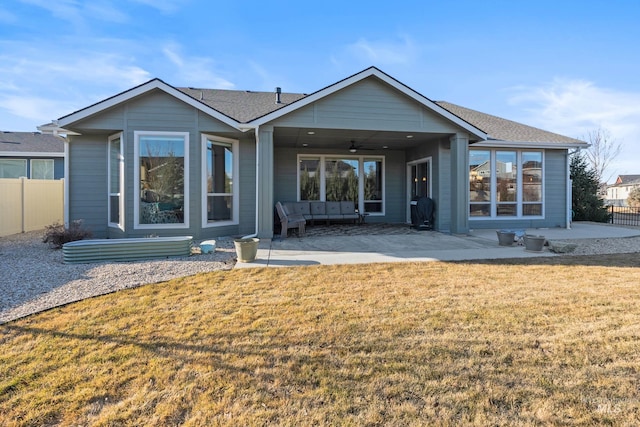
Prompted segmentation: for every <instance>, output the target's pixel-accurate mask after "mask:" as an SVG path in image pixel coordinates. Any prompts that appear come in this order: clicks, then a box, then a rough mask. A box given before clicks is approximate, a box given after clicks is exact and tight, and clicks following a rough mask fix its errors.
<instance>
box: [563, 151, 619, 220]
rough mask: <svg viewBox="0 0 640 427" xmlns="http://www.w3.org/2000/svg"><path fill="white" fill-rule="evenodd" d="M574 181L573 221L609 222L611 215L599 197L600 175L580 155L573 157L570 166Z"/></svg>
mask: <svg viewBox="0 0 640 427" xmlns="http://www.w3.org/2000/svg"><path fill="white" fill-rule="evenodd" d="M569 168H570V173H571V179H572V180H573V187H572V189H573V200H572V209H573V215H574V216H573V219H574V220H576V221H595V222H608V221H609V213H608V211H607V208H606V207H605V206H604V201H603V200H602V199H601V198H599V197H598V187H599V182H598V174H597V173H596V171H595V170H594V169H593V168H590V167H589V165H588V163H587V160H586V159H585V158H584V156H583V155H581V154H580V153H576V154H574V155H573V156H571V163H570V165H569Z"/></svg>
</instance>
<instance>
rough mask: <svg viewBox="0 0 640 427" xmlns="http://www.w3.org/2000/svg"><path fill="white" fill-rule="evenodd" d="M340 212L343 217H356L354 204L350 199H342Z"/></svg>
mask: <svg viewBox="0 0 640 427" xmlns="http://www.w3.org/2000/svg"><path fill="white" fill-rule="evenodd" d="M340 213H341V214H342V217H343V218H344V219H358V213H357V212H356V204H355V203H354V202H353V201H351V200H343V201H342V202H340Z"/></svg>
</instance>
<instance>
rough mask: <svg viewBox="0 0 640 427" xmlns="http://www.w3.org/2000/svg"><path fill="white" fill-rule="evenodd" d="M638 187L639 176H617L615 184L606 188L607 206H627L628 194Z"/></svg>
mask: <svg viewBox="0 0 640 427" xmlns="http://www.w3.org/2000/svg"><path fill="white" fill-rule="evenodd" d="M636 187H640V175H618V178H617V179H616V182H615V183H614V184H611V185H609V186H607V204H608V205H612V206H627V198H628V197H629V193H631V191H632V190H633V189H634V188H636Z"/></svg>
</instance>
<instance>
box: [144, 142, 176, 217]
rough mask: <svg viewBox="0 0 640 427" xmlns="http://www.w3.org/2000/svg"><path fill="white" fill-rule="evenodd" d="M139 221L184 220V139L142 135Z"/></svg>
mask: <svg viewBox="0 0 640 427" xmlns="http://www.w3.org/2000/svg"><path fill="white" fill-rule="evenodd" d="M139 144H140V146H139V150H140V165H139V167H140V203H141V205H140V206H141V209H140V223H141V224H164V223H182V222H183V221H184V215H183V212H184V139H183V138H182V137H170V136H141V137H140V139H139Z"/></svg>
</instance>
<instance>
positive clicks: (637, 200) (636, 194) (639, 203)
mask: <svg viewBox="0 0 640 427" xmlns="http://www.w3.org/2000/svg"><path fill="white" fill-rule="evenodd" d="M627 205H629V206H631V207H632V208H640V187H635V188H634V189H633V190H631V192H630V193H629V197H627Z"/></svg>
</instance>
